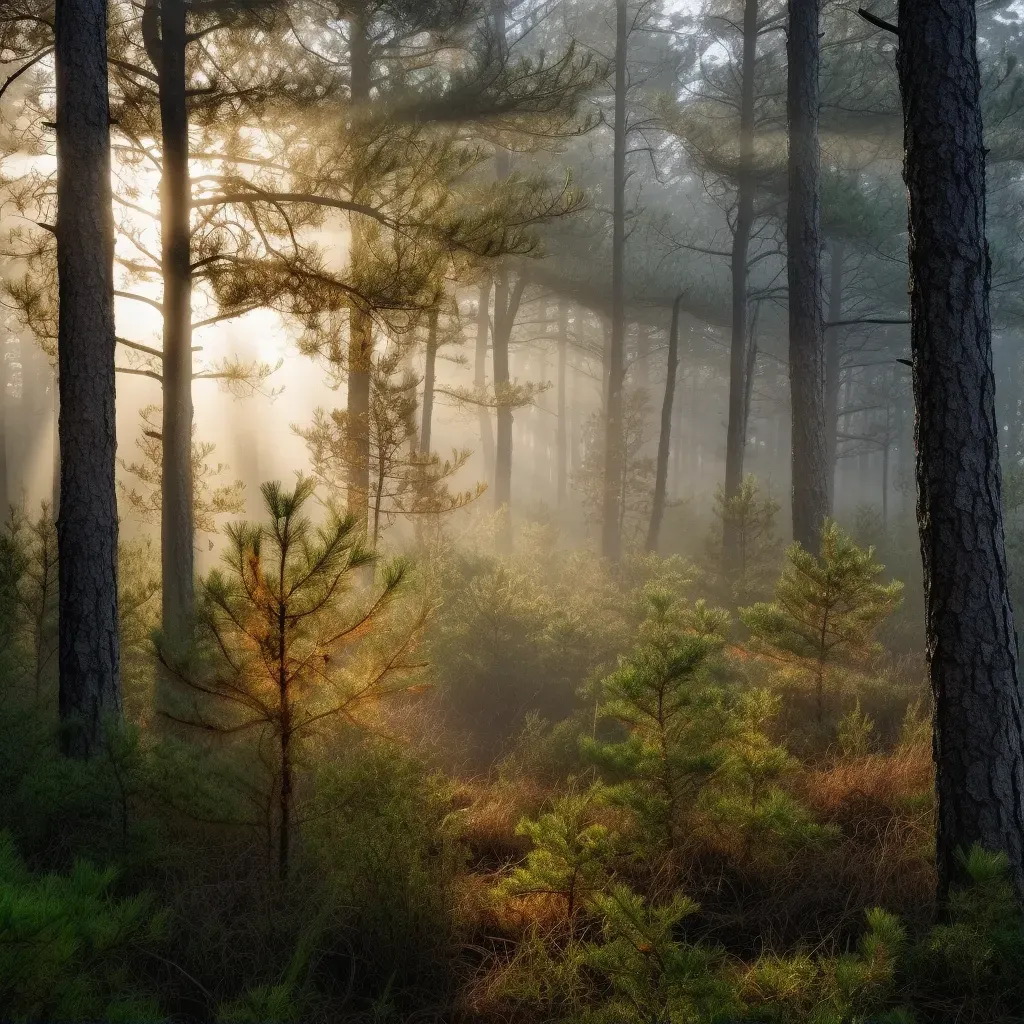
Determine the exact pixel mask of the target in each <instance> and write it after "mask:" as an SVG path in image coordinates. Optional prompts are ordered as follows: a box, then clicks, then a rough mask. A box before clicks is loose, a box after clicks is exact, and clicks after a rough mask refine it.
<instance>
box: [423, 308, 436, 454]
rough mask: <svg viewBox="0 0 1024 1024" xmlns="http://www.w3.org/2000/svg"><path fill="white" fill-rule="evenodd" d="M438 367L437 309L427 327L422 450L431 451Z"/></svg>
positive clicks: (433, 310)
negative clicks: (435, 381) (431, 430)
mask: <svg viewBox="0 0 1024 1024" xmlns="http://www.w3.org/2000/svg"><path fill="white" fill-rule="evenodd" d="M436 369H437V310H436V309H432V310H431V311H430V326H429V327H428V328H427V359H426V368H425V370H424V373H423V409H422V413H423V415H422V421H421V425H420V452H421V453H422V454H426V453H427V452H429V451H430V426H431V421H432V420H433V418H434V374H435V371H436Z"/></svg>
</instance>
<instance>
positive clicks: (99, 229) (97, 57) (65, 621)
mask: <svg viewBox="0 0 1024 1024" xmlns="http://www.w3.org/2000/svg"><path fill="white" fill-rule="evenodd" d="M55 36H56V45H55V62H56V68H57V211H58V212H57V282H58V299H59V309H60V315H59V325H58V337H57V352H58V359H59V363H60V387H61V414H60V447H61V453H62V458H61V493H62V494H63V497H64V501H63V502H62V507H61V513H60V520H59V522H58V524H57V545H58V558H59V563H60V564H59V586H58V590H59V605H60V607H59V616H60V637H59V641H58V643H59V653H58V664H59V671H60V684H59V698H58V704H59V710H60V719H61V723H62V725H63V730H62V734H61V746H62V748H63V750H64V752H65V753H67V754H71V755H73V756H76V757H88V756H90V755H92V754H95V753H97V752H98V751H99V750H100V749H101V748H102V747H103V744H104V741H105V737H106V729H107V726H108V725H110V724H114V723H116V722H117V721H118V720H119V719H120V718H121V714H122V709H121V682H120V661H121V650H120V637H119V633H118V607H117V498H116V492H115V489H114V468H115V454H116V419H115V403H114V392H115V388H114V345H115V342H114V220H113V212H112V206H111V203H112V195H111V186H110V127H109V126H110V112H109V101H108V95H107V5H106V2H105V0H57V7H56V18H55Z"/></svg>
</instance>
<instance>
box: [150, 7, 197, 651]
mask: <svg viewBox="0 0 1024 1024" xmlns="http://www.w3.org/2000/svg"><path fill="white" fill-rule="evenodd" d="M160 12H161V15H160V28H161V31H160V49H159V64H158V73H159V93H160V131H161V138H162V146H163V170H162V177H161V184H160V207H161V233H162V252H161V270H162V275H163V287H164V297H163V318H164V325H163V327H164V329H163V441H162V444H163V465H162V482H161V525H160V552H161V570H162V581H163V583H162V585H163V594H162V596H163V625H164V631H165V632H166V634H167V635H168V636H169V637H170V638H171V639H172V640H181V639H183V638H184V637H185V635H186V633H187V631H188V629H189V625H190V623H191V620H192V616H193V612H194V605H195V595H194V590H193V578H194V572H195V566H194V561H195V547H194V524H193V506H192V502H193V495H192V265H191V226H190V203H191V198H192V194H191V192H192V190H191V182H190V178H189V168H188V108H187V97H186V87H185V81H186V78H185V47H186V43H187V36H186V30H185V0H163V2H162V3H161V6H160Z"/></svg>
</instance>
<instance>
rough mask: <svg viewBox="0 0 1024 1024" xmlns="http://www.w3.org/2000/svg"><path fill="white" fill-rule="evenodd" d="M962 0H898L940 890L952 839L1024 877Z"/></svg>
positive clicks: (1015, 701)
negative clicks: (1000, 859)
mask: <svg viewBox="0 0 1024 1024" xmlns="http://www.w3.org/2000/svg"><path fill="white" fill-rule="evenodd" d="M976 33H977V21H976V12H975V4H974V0H942V2H941V3H920V2H918V0H900V4H899V51H898V55H897V68H898V71H899V80H900V91H901V94H902V97H903V111H904V131H905V148H906V158H905V164H904V177H905V179H906V183H907V190H908V194H909V205H910V279H911V319H912V328H911V348H912V355H913V377H914V396H915V399H916V402H917V452H918V458H917V483H918V492H919V497H918V509H919V526H920V533H921V552H922V557H923V563H924V581H925V605H926V636H927V653H928V663H929V672H930V675H931V683H932V691H933V695H934V708H935V710H934V729H935V731H934V754H935V764H936V796H937V809H936V856H937V862H938V875H939V892H940V896H943V897H944V896H945V895H946V893H947V892H948V890H949V887H950V886H951V885H954V884H957V883H959V882H961V881H963V880H964V871H963V868H962V866H961V865H960V864H959V863H958V861H957V858H956V852H957V850H958V849H966V848H968V847H970V846H971V845H972V844H974V843H978V844H980V845H981V846H983V847H985V848H986V849H989V850H1000V851H1003V852H1005V853H1006V854H1007V856H1008V857H1009V861H1010V869H1011V871H1012V873H1013V876H1014V879H1015V881H1016V883H1017V886H1018V889H1019V890H1024V808H1022V802H1021V801H1022V796H1021V795H1022V793H1024V758H1022V733H1024V713H1022V708H1021V681H1020V677H1019V674H1018V667H1017V643H1016V639H1015V636H1014V626H1013V613H1012V610H1011V608H1010V601H1009V596H1008V592H1007V569H1006V554H1005V550H1004V544H1003V516H1002V495H1001V490H1002V484H1001V475H1000V470H999V435H998V428H997V425H996V417H995V379H994V374H993V370H992V333H991V320H990V315H989V287H990V273H991V271H990V264H989V255H988V246H987V243H986V240H985V146H984V140H983V137H982V119H981V108H980V76H979V70H978V59H977V52H976Z"/></svg>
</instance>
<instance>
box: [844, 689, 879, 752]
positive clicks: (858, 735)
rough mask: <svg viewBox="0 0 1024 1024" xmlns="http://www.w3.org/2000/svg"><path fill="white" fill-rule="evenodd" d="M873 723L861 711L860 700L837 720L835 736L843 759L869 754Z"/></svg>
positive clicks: (873, 728) (873, 731)
mask: <svg viewBox="0 0 1024 1024" xmlns="http://www.w3.org/2000/svg"><path fill="white" fill-rule="evenodd" d="M874 733H875V723H874V721H872V719H871V716H870V715H868V714H867V713H866V712H864V711H861V708H860V699H858V700H857V702H856V704H854V706H853V707H852V708H851V709H850V710H849V711H848V712H847V713H846V714H845V715H843V717H842V718H841V719H840V720H839V725H838V727H837V729H836V735H837V738H838V740H839V752H840V753H841V754H842V756H843V757H850V758H852V757H864V756H865V755H866V754H869V753H870V752H871V744H872V740H873V738H874Z"/></svg>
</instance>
